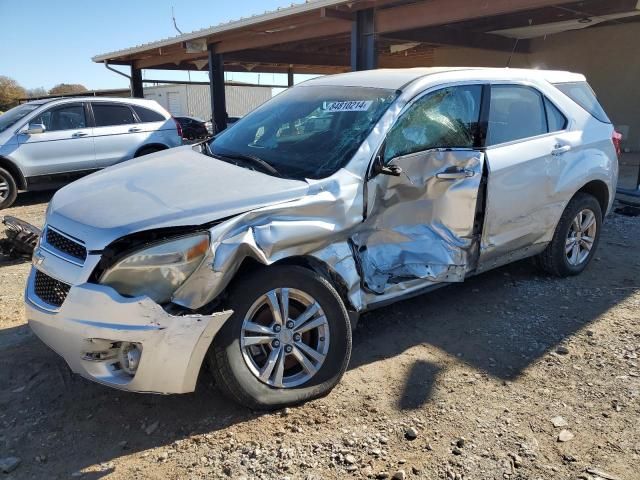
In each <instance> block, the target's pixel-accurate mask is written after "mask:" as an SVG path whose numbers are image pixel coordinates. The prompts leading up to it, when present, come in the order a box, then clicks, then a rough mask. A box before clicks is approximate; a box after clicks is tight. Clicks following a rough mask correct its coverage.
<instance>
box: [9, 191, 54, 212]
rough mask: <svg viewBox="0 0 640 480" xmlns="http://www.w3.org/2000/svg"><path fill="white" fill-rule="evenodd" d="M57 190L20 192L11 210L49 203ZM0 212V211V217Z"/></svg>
mask: <svg viewBox="0 0 640 480" xmlns="http://www.w3.org/2000/svg"><path fill="white" fill-rule="evenodd" d="M56 191H57V190H39V191H33V192H21V193H19V194H18V197H17V198H16V201H15V202H14V204H13V205H12V206H11V208H16V207H30V206H32V205H38V204H41V203H49V201H50V200H51V198H52V197H53V195H54V194H55V193H56ZM1 214H2V212H1V211H0V215H1Z"/></svg>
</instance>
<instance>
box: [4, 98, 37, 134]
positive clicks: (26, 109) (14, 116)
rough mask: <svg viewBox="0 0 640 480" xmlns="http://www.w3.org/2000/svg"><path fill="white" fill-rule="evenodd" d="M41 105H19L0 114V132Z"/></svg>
mask: <svg viewBox="0 0 640 480" xmlns="http://www.w3.org/2000/svg"><path fill="white" fill-rule="evenodd" d="M40 106H41V105H29V104H24V105H18V106H17V107H14V108H12V109H11V110H8V111H6V112H5V113H3V114H2V115H0V132H4V131H5V130H6V129H7V128H9V127H10V126H11V125H13V124H14V123H16V122H17V121H18V120H20V119H21V118H24V117H25V116H27V115H28V114H29V113H31V112H33V111H34V110H35V109H37V108H39V107H40Z"/></svg>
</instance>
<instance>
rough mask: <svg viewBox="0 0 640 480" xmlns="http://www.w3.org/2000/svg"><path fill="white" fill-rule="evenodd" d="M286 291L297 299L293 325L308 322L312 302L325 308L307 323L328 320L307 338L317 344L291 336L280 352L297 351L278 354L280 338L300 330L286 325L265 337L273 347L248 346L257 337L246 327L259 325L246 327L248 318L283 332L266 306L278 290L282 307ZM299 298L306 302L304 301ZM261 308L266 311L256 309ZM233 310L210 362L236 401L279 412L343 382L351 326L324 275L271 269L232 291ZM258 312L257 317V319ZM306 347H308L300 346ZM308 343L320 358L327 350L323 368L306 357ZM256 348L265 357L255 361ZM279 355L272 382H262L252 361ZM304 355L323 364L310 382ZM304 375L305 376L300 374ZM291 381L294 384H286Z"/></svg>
mask: <svg viewBox="0 0 640 480" xmlns="http://www.w3.org/2000/svg"><path fill="white" fill-rule="evenodd" d="M278 289H280V290H278ZM283 290H286V292H287V295H289V298H290V299H291V300H290V302H289V303H288V305H289V307H288V309H289V315H287V318H289V319H290V323H295V320H296V319H299V320H300V321H302V315H301V314H300V312H301V311H303V310H305V309H307V308H309V307H308V306H307V305H306V304H305V303H303V302H309V299H311V300H313V301H315V304H318V305H319V307H320V308H321V311H318V312H317V313H315V314H314V315H311V316H310V320H307V321H306V322H304V321H303V325H306V326H309V325H310V324H311V323H312V322H314V323H318V321H323V318H326V321H325V324H326V326H322V327H318V328H316V329H315V330H310V331H307V332H306V333H302V335H303V336H304V335H309V337H308V338H312V337H313V336H315V340H313V339H312V341H309V342H308V341H307V340H305V338H303V337H301V336H298V338H297V339H291V337H290V336H289V337H287V339H285V337H284V336H282V337H279V338H280V340H281V343H282V344H281V345H279V347H278V348H280V349H281V350H280V351H281V352H285V347H287V348H293V349H294V350H291V351H290V353H280V354H278V353H276V352H277V351H278V349H276V348H274V343H273V341H272V339H273V338H274V336H275V335H285V334H287V335H293V332H294V331H296V330H293V329H285V325H286V322H283V323H284V325H283V326H282V329H281V333H278V334H276V333H270V334H268V335H270V336H269V337H267V336H264V337H261V338H265V339H266V338H268V339H269V342H270V343H268V344H262V345H255V346H251V347H247V346H246V345H243V342H247V339H251V338H253V337H252V336H251V335H254V334H252V333H248V334H247V331H246V329H244V328H243V325H255V324H254V323H251V324H246V323H245V319H246V318H250V319H251V320H252V322H253V321H257V320H256V319H257V318H259V317H260V316H262V318H263V319H266V323H263V325H271V327H270V329H269V331H272V330H275V329H276V328H277V327H275V324H276V323H277V322H276V321H275V320H273V318H274V317H273V314H272V312H273V310H272V309H270V308H269V307H268V305H267V304H261V302H262V299H263V298H264V296H265V295H266V294H267V292H274V291H276V292H280V293H279V295H280V296H279V297H278V302H279V304H282V303H283V302H282V301H281V300H282V295H283ZM301 295H303V296H301ZM305 295H306V297H305ZM296 297H297V298H298V299H302V300H300V301H299V300H298V299H296ZM257 304H258V305H263V306H262V307H260V308H258V309H257V310H256V308H257V307H256V305H257ZM315 304H313V305H315ZM229 307H230V308H231V309H232V310H233V311H234V313H233V315H232V316H231V317H230V318H229V319H228V320H227V322H226V323H225V325H224V326H223V327H222V329H221V330H220V332H219V333H218V334H217V335H216V337H215V339H214V342H213V344H212V346H211V348H210V350H209V353H208V359H209V365H210V367H211V371H212V373H213V375H214V378H215V383H216V385H217V386H218V388H219V389H220V390H221V391H222V393H223V394H225V395H226V396H227V397H229V398H230V399H232V400H233V401H235V402H237V403H240V404H242V405H244V406H246V407H248V408H250V409H253V410H273V409H277V408H282V407H285V406H289V405H296V404H299V403H302V402H305V401H308V400H312V399H315V398H318V397H321V396H324V395H326V394H328V393H329V392H330V391H331V390H332V389H333V387H335V386H336V384H337V383H338V382H339V381H340V379H341V378H342V375H343V374H344V372H345V370H346V368H347V365H348V364H349V359H350V357H351V326H350V323H349V317H348V315H347V310H346V308H345V306H344V303H343V302H342V299H341V298H340V296H339V295H338V292H336V290H335V288H333V286H332V285H331V284H330V283H329V281H327V279H325V278H324V277H323V276H321V275H319V274H317V273H315V272H313V271H310V270H307V269H305V268H302V267H297V266H273V267H269V268H265V269H263V270H261V271H258V272H256V273H253V274H251V275H250V276H246V277H244V278H243V279H241V280H239V281H238V282H236V283H235V285H234V286H233V287H232V288H231V289H230V293H229ZM294 310H297V312H295V311H294ZM254 311H255V312H256V313H255V316H252V315H254V313H252V312H254ZM305 311H310V310H305ZM292 312H293V313H292ZM323 313H324V315H322V314H323ZM294 315H295V317H294ZM272 320H273V321H272ZM302 328H305V327H302ZM302 328H301V330H302ZM285 330H286V331H288V332H289V333H286V331H285ZM256 335H260V334H256ZM314 341H315V343H314ZM301 342H305V344H304V345H303V346H300V343H301ZM278 343H280V341H279V342H278ZM307 343H309V344H311V345H312V347H311V348H313V351H314V352H315V354H318V351H317V350H320V351H322V350H323V348H324V349H326V350H324V354H325V356H324V360H323V361H322V362H321V363H319V364H314V361H311V357H310V356H307V355H304V354H302V348H304V349H305V350H307V351H308V347H309V345H308V344H307ZM298 346H300V348H298ZM252 349H255V350H258V351H261V352H262V353H260V354H259V355H256V356H253V354H252V353H251V352H252V351H255V350H252ZM316 349H317V350H316ZM274 353H275V354H276V355H277V360H275V363H274V365H275V366H274V367H273V373H269V374H268V375H267V378H264V379H262V380H261V379H260V378H258V376H259V374H260V371H262V370H260V367H261V365H259V364H258V363H252V362H254V361H256V360H255V359H256V358H258V359H260V358H263V359H270V358H271V357H272V355H273V354H274ZM280 355H282V359H283V363H282V369H281V370H280V372H281V376H280V380H279V381H280V386H278V375H277V374H278V365H279V363H278V360H279V359H280V358H281V357H280ZM299 355H303V356H304V357H305V358H306V360H307V361H309V362H311V364H312V366H314V365H318V367H317V371H316V372H315V374H313V375H312V376H311V377H310V378H308V379H306V380H304V377H305V376H308V375H309V373H308V372H307V371H306V370H305V369H303V367H302V362H299V361H298V360H297V359H298V357H299ZM267 362H268V360H267V361H265V363H264V366H263V369H265V370H266V365H267ZM287 365H289V366H287ZM252 369H253V370H252ZM298 370H299V373H297V374H296V371H298ZM282 372H283V373H282ZM272 379H274V380H272ZM266 382H270V383H271V384H267V383H266ZM286 382H289V384H288V385H286ZM296 382H298V383H297V384H296Z"/></svg>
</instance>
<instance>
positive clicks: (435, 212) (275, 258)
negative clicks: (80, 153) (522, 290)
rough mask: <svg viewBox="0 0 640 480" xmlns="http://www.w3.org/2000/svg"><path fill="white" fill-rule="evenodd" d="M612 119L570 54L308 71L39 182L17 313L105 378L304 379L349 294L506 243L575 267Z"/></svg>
mask: <svg viewBox="0 0 640 480" xmlns="http://www.w3.org/2000/svg"><path fill="white" fill-rule="evenodd" d="M613 133H614V130H613V126H612V125H611V123H610V122H609V120H608V119H607V117H606V115H605V114H604V112H603V111H602V109H601V108H600V107H599V105H598V102H597V101H596V99H595V96H594V95H593V92H591V90H590V89H589V86H588V85H587V83H586V82H585V78H584V77H583V76H582V75H576V74H571V73H565V72H544V71H533V70H513V69H410V70H378V71H367V72H357V73H349V74H344V75H336V76H329V77H321V78H316V79H314V80H311V81H308V82H306V83H303V84H300V85H299V86H296V87H293V88H291V89H289V90H287V91H286V92H283V93H281V94H280V95H278V96H277V97H275V98H273V99H272V100H270V101H269V102H267V103H265V104H264V105H263V106H261V107H259V108H258V109H256V110H254V111H253V112H251V113H250V114H248V115H247V116H246V117H244V118H243V119H242V120H240V121H238V123H236V124H235V125H233V126H232V127H230V128H228V129H227V130H226V131H224V132H222V133H221V134H219V135H218V136H217V137H216V138H214V139H213V140H211V141H207V142H203V143H201V144H199V145H193V146H185V147H181V148H177V149H173V150H169V151H166V152H159V153H156V154H154V155H149V156H147V157H145V158H144V159H141V160H140V161H136V162H128V163H127V164H124V165H121V166H116V167H113V168H110V169H108V170H107V171H104V172H100V173H97V174H94V175H91V176H90V177H88V178H86V179H83V180H80V181H78V182H75V183H74V184H72V185H69V186H67V187H65V188H63V189H62V190H60V191H59V192H58V193H57V194H56V195H55V196H54V198H53V200H52V201H51V204H50V207H49V210H48V214H47V219H46V227H45V229H44V234H43V235H42V238H41V242H40V245H39V247H38V248H37V250H36V252H35V254H34V259H33V263H34V267H33V269H32V272H31V275H30V278H29V280H28V285H27V291H26V311H27V316H28V319H29V323H30V325H31V328H32V329H33V330H34V332H35V333H36V334H37V335H38V336H40V338H42V339H43V340H44V341H45V342H46V343H47V344H48V345H50V346H51V347H52V348H53V349H54V350H55V351H56V352H58V353H59V354H61V355H62V356H63V357H64V358H65V359H66V361H67V362H68V364H69V365H70V367H71V369H72V370H73V371H75V372H77V373H79V374H81V375H83V376H85V377H87V378H89V379H92V380H95V381H98V382H100V383H103V384H105V385H110V386H113V387H116V388H121V389H124V390H130V391H138V392H162V393H183V392H190V391H193V389H194V388H195V386H196V380H197V378H198V375H199V373H200V370H201V366H202V363H203V361H204V359H205V358H206V359H208V362H209V364H210V367H211V371H212V372H213V374H214V376H215V378H216V384H217V385H218V386H219V387H220V389H221V390H222V391H223V392H224V393H226V394H227V395H229V396H230V397H231V398H233V399H234V400H236V401H238V402H241V403H243V404H245V405H248V406H250V407H252V408H276V407H279V406H283V405H289V404H293V403H298V402H301V401H304V400H308V399H311V398H315V397H318V396H320V395H323V394H326V393H327V392H328V391H330V390H331V388H333V386H334V385H336V383H337V382H338V381H339V379H340V378H341V377H342V374H343V373H344V371H345V369H346V368H347V365H348V363H349V357H350V354H351V331H352V328H353V327H354V326H355V322H356V320H357V319H358V316H359V314H361V313H363V312H366V311H367V310H371V309H373V308H376V307H379V306H381V305H385V304H388V303H391V302H395V301H398V300H400V299H403V298H407V297H409V296H412V295H417V294H420V293H423V292H426V291H429V290H433V289H434V288H437V287H440V286H443V285H447V284H450V283H452V282H462V281H464V280H465V279H466V278H468V277H470V276H472V275H476V274H479V273H481V272H484V271H486V270H489V269H491V268H495V267H497V266H499V265H503V264H506V263H508V262H513V261H515V260H518V259H521V258H525V257H535V258H536V260H537V262H538V264H539V265H540V266H541V267H542V268H543V269H545V270H546V271H547V272H549V273H551V274H554V275H558V276H567V275H577V274H578V273H580V272H581V271H582V270H583V269H584V268H585V267H586V266H587V265H588V263H589V261H590V260H591V259H592V258H593V256H594V253H595V251H596V248H597V246H598V239H599V238H600V232H601V229H602V218H603V216H604V215H605V214H606V212H607V211H609V209H610V208H611V205H612V202H613V197H614V192H615V187H616V181H617V175H618V160H617V157H616V151H615V148H614V143H613V141H612V136H613ZM168 181H170V185H171V188H167V182H168ZM433 321H438V320H437V319H433Z"/></svg>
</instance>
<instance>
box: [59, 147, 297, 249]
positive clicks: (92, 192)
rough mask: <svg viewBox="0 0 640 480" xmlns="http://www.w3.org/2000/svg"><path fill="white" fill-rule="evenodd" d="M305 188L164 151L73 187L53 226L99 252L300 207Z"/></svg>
mask: <svg viewBox="0 0 640 480" xmlns="http://www.w3.org/2000/svg"><path fill="white" fill-rule="evenodd" d="M308 189H309V185H308V184H307V182H305V181H300V180H288V179H282V178H277V177H272V176H270V175H266V174H264V173H260V172H256V171H253V170H249V169H246V168H242V167H238V166H235V165H232V164H230V163H226V162H223V161H221V160H217V159H215V158H212V157H209V156H207V155H204V154H201V153H199V152H196V151H194V150H193V148H192V147H191V146H186V147H178V148H174V149H170V150H164V151H162V152H158V153H155V154H151V155H146V156H143V157H140V158H137V159H133V160H129V161H127V162H124V163H122V164H119V165H116V166H114V167H110V168H107V169H106V170H102V171H100V172H97V173H94V174H92V175H89V176H88V177H85V178H83V179H81V180H78V181H76V182H74V183H72V184H69V185H67V186H66V187H64V188H63V189H61V190H60V191H58V192H57V193H56V194H55V195H54V197H53V199H52V200H51V203H50V205H49V211H48V216H47V223H48V224H50V225H53V226H55V227H56V228H58V229H60V230H62V231H63V232H65V233H67V234H69V235H72V236H74V237H77V238H79V239H81V240H82V241H84V242H85V244H86V246H87V248H88V249H89V250H101V249H102V248H104V247H105V246H106V245H108V244H109V243H111V242H112V241H113V240H115V239H117V238H120V237H122V236H124V235H127V234H130V233H134V232H138V231H143V230H150V229H155V228H163V227H180V226H187V225H194V226H195V225H202V224H204V223H207V222H212V221H215V220H219V219H222V218H225V217H229V216H232V215H236V214H239V213H243V212H246V211H249V210H253V209H255V208H259V207H262V206H266V205H273V204H276V203H281V202H286V201H291V200H295V199H297V198H300V197H303V196H304V195H305V194H306V193H307V191H308Z"/></svg>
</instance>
